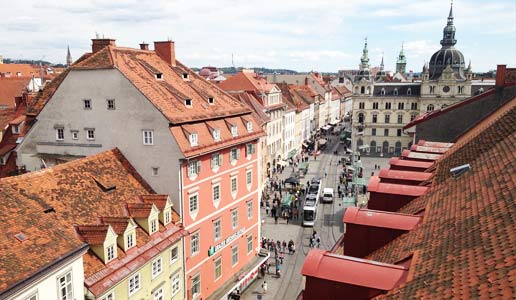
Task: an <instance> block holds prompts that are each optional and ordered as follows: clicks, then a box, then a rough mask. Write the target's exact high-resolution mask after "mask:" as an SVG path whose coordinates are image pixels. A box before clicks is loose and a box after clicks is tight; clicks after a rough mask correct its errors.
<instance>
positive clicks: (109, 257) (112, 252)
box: [106, 245, 116, 262]
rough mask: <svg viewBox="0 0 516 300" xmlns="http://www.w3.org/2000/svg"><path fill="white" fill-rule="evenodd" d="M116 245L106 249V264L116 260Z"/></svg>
mask: <svg viewBox="0 0 516 300" xmlns="http://www.w3.org/2000/svg"><path fill="white" fill-rule="evenodd" d="M115 256H116V253H115V245H109V246H108V247H107V249H106V262H109V261H112V260H113V259H115Z"/></svg>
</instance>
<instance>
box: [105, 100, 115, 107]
mask: <svg viewBox="0 0 516 300" xmlns="http://www.w3.org/2000/svg"><path fill="white" fill-rule="evenodd" d="M107 109H108V110H114V109H115V99H108V100H107Z"/></svg>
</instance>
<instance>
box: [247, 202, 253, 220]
mask: <svg viewBox="0 0 516 300" xmlns="http://www.w3.org/2000/svg"><path fill="white" fill-rule="evenodd" d="M252 218H253V200H251V201H247V219H252Z"/></svg>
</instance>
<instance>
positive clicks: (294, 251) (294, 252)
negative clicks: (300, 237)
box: [292, 241, 296, 254]
mask: <svg viewBox="0 0 516 300" xmlns="http://www.w3.org/2000/svg"><path fill="white" fill-rule="evenodd" d="M292 254H296V245H295V244H294V241H292Z"/></svg>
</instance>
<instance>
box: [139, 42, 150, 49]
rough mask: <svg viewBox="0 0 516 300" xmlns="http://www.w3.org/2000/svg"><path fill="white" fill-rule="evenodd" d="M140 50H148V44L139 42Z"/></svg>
mask: <svg viewBox="0 0 516 300" xmlns="http://www.w3.org/2000/svg"><path fill="white" fill-rule="evenodd" d="M140 50H149V44H146V43H141V44H140Z"/></svg>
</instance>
